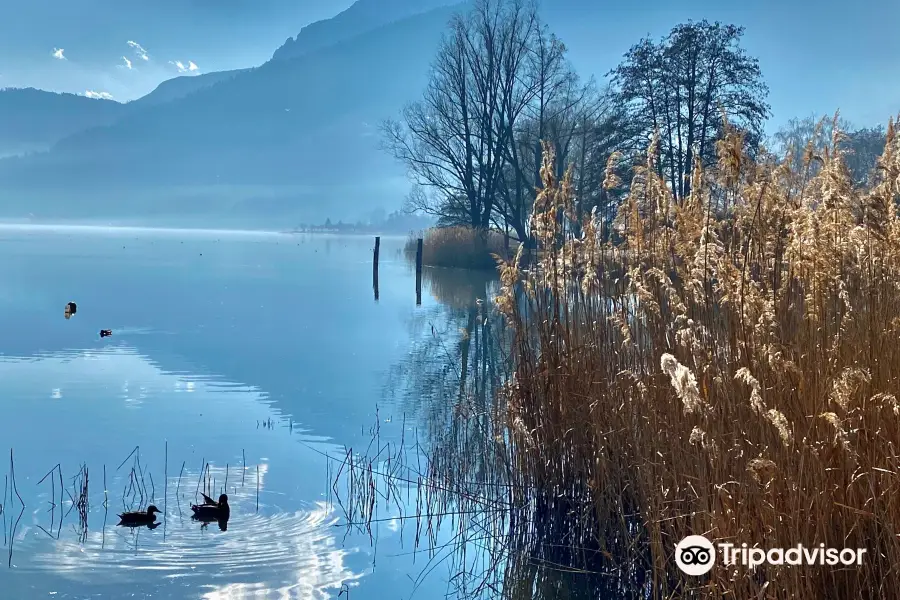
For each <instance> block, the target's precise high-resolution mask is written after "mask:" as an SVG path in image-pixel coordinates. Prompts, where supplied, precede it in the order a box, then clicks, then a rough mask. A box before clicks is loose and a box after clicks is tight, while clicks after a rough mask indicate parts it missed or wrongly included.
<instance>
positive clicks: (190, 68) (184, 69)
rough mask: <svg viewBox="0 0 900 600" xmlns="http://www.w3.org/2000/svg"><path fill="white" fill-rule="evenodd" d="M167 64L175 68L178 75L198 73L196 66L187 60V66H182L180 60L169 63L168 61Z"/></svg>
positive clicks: (198, 68)
mask: <svg viewBox="0 0 900 600" xmlns="http://www.w3.org/2000/svg"><path fill="white" fill-rule="evenodd" d="M169 64H170V65H175V68H176V69H178V72H179V73H188V72H191V71H198V70H200V67H198V66H197V65H196V64H195V63H194V61H192V60H189V61H188V64H187V65H185V64H184V63H183V62H181V61H180V60H170V61H169Z"/></svg>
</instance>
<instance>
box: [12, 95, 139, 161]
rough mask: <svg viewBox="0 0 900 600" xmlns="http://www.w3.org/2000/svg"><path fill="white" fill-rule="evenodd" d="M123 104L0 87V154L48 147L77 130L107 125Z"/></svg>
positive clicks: (117, 114) (111, 121)
mask: <svg viewBox="0 0 900 600" xmlns="http://www.w3.org/2000/svg"><path fill="white" fill-rule="evenodd" d="M123 114H125V107H124V105H122V104H120V103H118V102H114V101H112V100H97V99H93V98H86V97H84V96H77V95H75V94H56V93H53V92H45V91H42V90H36V89H32V88H28V89H2V90H0V155H4V154H11V153H16V152H21V151H36V150H43V149H46V148H49V147H50V146H52V145H53V144H54V143H56V142H57V141H59V140H61V139H62V138H64V137H66V136H69V135H72V134H73V133H76V132H78V131H81V130H84V129H87V128H90V127H96V126H98V125H108V124H111V123H113V122H115V120H116V119H118V118H119V117H121V116H122V115H123Z"/></svg>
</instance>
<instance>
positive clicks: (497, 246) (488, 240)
mask: <svg viewBox="0 0 900 600" xmlns="http://www.w3.org/2000/svg"><path fill="white" fill-rule="evenodd" d="M405 252H406V254H407V256H408V257H410V258H412V259H415V257H416V239H415V238H410V239H409V240H407V242H406V247H405ZM495 254H496V255H499V256H506V249H505V244H504V240H503V235H502V234H500V233H498V232H496V231H493V230H476V229H472V228H470V227H433V228H431V229H427V230H426V231H425V233H424V237H423V238H422V262H423V264H426V265H430V266H433V267H457V268H461V269H491V270H493V269H494V268H495V267H496V266H497V263H496V262H495V261H494V259H493V258H492V255H495Z"/></svg>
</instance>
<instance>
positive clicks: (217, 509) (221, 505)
mask: <svg viewBox="0 0 900 600" xmlns="http://www.w3.org/2000/svg"><path fill="white" fill-rule="evenodd" d="M203 499H204V504H192V505H191V510H192V511H194V518H195V519H198V520H201V521H227V520H228V517H229V516H231V508H230V507H229V506H228V496H227V495H225V494H222V495H221V496H219V501H218V502H213V501H212V498H210V497H209V496H207V495H206V494H203Z"/></svg>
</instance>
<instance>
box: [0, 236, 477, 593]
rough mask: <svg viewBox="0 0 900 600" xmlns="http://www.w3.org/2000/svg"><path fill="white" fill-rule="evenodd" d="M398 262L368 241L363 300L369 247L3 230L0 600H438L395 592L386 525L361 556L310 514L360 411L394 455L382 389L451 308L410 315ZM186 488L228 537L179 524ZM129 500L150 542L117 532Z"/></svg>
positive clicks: (359, 545)
mask: <svg viewBox="0 0 900 600" xmlns="http://www.w3.org/2000/svg"><path fill="white" fill-rule="evenodd" d="M401 245H402V241H401V240H391V239H385V240H383V241H382V251H381V257H382V259H381V270H380V299H379V301H378V302H375V301H374V299H373V294H372V280H371V246H372V240H371V239H370V238H368V237H359V238H357V237H312V236H305V237H299V236H290V235H279V234H264V233H235V232H196V231H195V232H185V231H181V232H179V231H160V230H157V231H152V230H137V229H119V230H102V229H89V228H84V229H79V228H59V229H35V228H31V229H22V228H2V229H0V332H2V339H0V479H3V480H4V481H3V482H2V483H0V485H4V489H6V490H7V491H6V493H5V495H4V508H3V512H2V519H3V524H2V528H3V547H2V552H0V590H2V592H0V596H2V597H3V598H15V599H28V598H47V597H52V598H122V597H129V598H151V597H152V598H173V599H181V598H185V599H188V598H208V599H224V598H229V599H237V598H310V599H312V598H315V599H319V598H337V597H338V595H339V593H340V590H341V588H342V586H343V585H345V584H346V585H347V586H348V587H349V590H350V593H351V595H350V597H351V598H376V599H377V598H391V599H393V598H407V597H410V596H411V595H413V592H414V591H415V594H414V597H422V598H435V597H439V596H443V595H444V594H445V593H446V591H447V579H448V573H447V572H446V571H445V570H441V569H440V568H438V569H435V570H434V571H433V572H432V573H431V575H429V576H428V578H427V579H426V580H425V582H424V583H421V584H419V585H418V586H416V584H415V583H414V580H416V579H417V578H418V576H419V575H420V573H421V572H422V571H423V570H424V569H426V568H430V566H431V565H427V564H426V560H425V559H423V558H422V557H419V558H418V559H416V555H414V554H411V550H412V549H411V548H408V547H406V548H404V547H403V546H402V545H401V544H400V535H399V532H398V529H399V528H398V526H397V523H396V522H392V521H390V520H386V521H385V522H384V523H383V524H379V526H378V527H377V528H376V534H377V536H378V543H377V554H376V553H375V550H374V548H373V547H372V544H371V543H370V540H369V538H368V537H359V536H354V535H350V536H347V537H345V529H344V528H343V527H340V526H338V527H336V526H335V525H336V524H338V525H339V524H340V523H341V517H342V512H341V511H340V509H338V508H336V507H335V506H334V504H333V503H331V502H329V494H328V489H329V488H330V477H329V474H328V471H327V469H326V463H327V459H326V458H325V457H324V455H325V454H331V455H334V456H340V455H341V454H342V452H343V448H344V447H345V446H354V447H359V446H360V445H363V446H364V445H365V444H366V443H367V442H368V440H369V439H370V435H369V433H368V430H369V428H370V427H371V426H372V425H373V423H374V422H375V420H376V415H375V409H376V406H378V409H379V416H378V419H379V420H380V421H381V436H382V437H383V438H385V439H387V438H391V437H393V438H394V439H397V438H399V436H400V434H401V427H402V425H401V424H402V422H403V420H402V418H401V417H400V413H401V412H404V411H409V409H410V407H409V403H410V397H409V393H406V394H405V396H404V398H405V400H403V404H402V405H400V404H399V403H400V400H397V394H394V393H392V388H396V387H398V386H400V387H402V386H403V382H402V381H399V382H398V378H400V379H402V378H403V377H404V373H406V372H408V371H409V365H408V361H409V358H410V356H412V355H413V354H414V352H413V348H414V347H415V345H416V343H417V339H418V338H420V337H421V336H422V335H424V332H425V331H426V330H427V327H428V324H429V323H432V322H434V320H436V319H439V318H440V316H441V315H442V314H443V313H444V312H445V311H447V310H450V309H449V308H445V307H444V306H443V305H442V304H441V303H440V302H438V301H437V300H436V299H435V298H434V297H433V296H432V294H431V293H429V292H428V290H426V293H424V294H423V305H422V306H421V307H416V305H415V285H414V275H413V273H412V272H411V270H410V268H409V266H408V265H407V264H406V262H405V261H404V260H403V259H402V258H401V257H400V255H399V248H400V246H401ZM453 285H454V283H453V282H450V284H448V285H447V286H444V288H445V289H444V290H443V292H442V293H443V294H444V295H447V288H448V286H449V287H451V288H452V286H453ZM438 295H440V294H438ZM464 295H465V294H464ZM70 300H73V301H75V302H77V304H78V312H77V314H76V315H75V316H74V317H73V318H72V319H70V320H66V319H64V317H63V308H64V306H65V304H66V302H68V301H70ZM450 303H451V304H452V301H451V302H450ZM100 329H111V330H112V331H113V335H112V337H109V338H105V339H101V338H100V337H99V335H98V332H99V330H100ZM417 360H421V357H419V358H418V359H417ZM427 401H428V400H427V399H426V398H424V397H423V399H422V400H421V402H423V403H424V402H427ZM420 408H421V407H420ZM412 412H415V411H412ZM422 412H423V413H427V412H429V411H427V410H423V411H422ZM415 418H416V417H415V415H410V416H409V417H408V420H407V423H406V427H407V430H408V432H411V431H413V430H414V429H417V428H418V427H420V426H424V425H423V424H417V423H416V422H415ZM135 447H139V449H140V461H141V466H142V467H141V468H142V471H143V474H144V483H143V484H141V486H140V487H141V490H142V492H143V491H144V490H146V494H147V497H144V498H141V497H140V495H139V494H138V493H137V492H135V491H134V485H133V483H132V482H130V479H131V477H132V475H131V473H132V467H134V466H135V464H136V463H135V462H134V458H135V457H134V455H132V458H131V459H129V460H127V461H126V458H127V457H128V456H129V453H131V452H132V450H133V449H135ZM10 449H12V451H13V453H14V473H15V482H16V489H17V492H18V495H21V498H22V500H23V501H24V508H22V506H21V503H20V502H19V500H18V497H17V494H16V493H14V491H13V490H12V486H11V485H10V484H11V468H10V456H9V453H10ZM123 461H126V462H125V464H124V465H122V466H121V467H120V464H121V463H122V462H123ZM205 463H209V467H208V480H204V481H202V482H201V477H200V472H201V469H202V468H203V465H204V464H205ZM57 464H59V470H58V471H54V472H53V473H52V474H51V475H50V476H49V477H48V478H47V479H46V480H45V481H44V482H43V483H40V484H39V483H38V482H39V480H40V479H41V478H42V477H44V475H45V474H47V473H48V472H50V471H51V469H53V467H54V466H55V465H57ZM82 465H84V466H86V467H87V469H88V481H89V484H88V489H89V494H88V499H89V502H90V504H89V509H88V510H87V512H86V515H87V530H86V531H85V530H84V528H83V526H82V525H83V524H82V523H81V520H80V518H79V514H78V511H77V510H75V509H73V500H74V499H75V498H76V497H77V495H78V494H77V490H76V489H75V483H76V480H75V479H73V478H76V476H77V475H78V473H79V469H81V467H82ZM117 468H118V470H117ZM104 469H105V477H106V482H105V486H104ZM205 472H207V471H205ZM60 473H61V476H62V481H63V486H64V487H65V488H66V491H65V492H61V490H60V484H59V476H60ZM166 475H167V476H166ZM151 478H152V480H151ZM226 479H227V483H226ZM257 480H258V481H259V486H258V494H257ZM198 485H200V486H205V487H206V488H207V489H208V490H209V491H210V493H217V492H219V491H221V490H222V489H225V490H226V491H227V493H228V495H229V498H230V504H231V506H232V516H231V519H230V521H229V522H228V527H227V531H220V530H219V528H218V527H217V526H216V525H215V524H212V525H210V526H209V527H208V528H201V526H200V524H198V523H196V522H193V521H191V520H190V519H189V515H190V510H189V505H190V503H191V502H193V501H194V500H195V498H196V490H197V487H198ZM104 487H105V489H104ZM104 500H106V505H104ZM139 500H143V504H147V503H148V502H150V501H151V500H152V501H153V503H154V504H155V505H156V506H158V507H159V508H160V509H161V510H162V509H165V515H164V519H163V521H164V526H160V527H157V528H156V529H153V530H149V529H146V528H142V529H135V530H131V529H126V528H121V527H116V523H117V521H118V519H117V517H116V514H117V513H119V512H121V511H122V510H123V507H127V508H132V507H134V508H137V506H135V505H136V503H138V501H139ZM257 502H258V509H257ZM142 508H143V507H142ZM380 516H381V517H390V516H391V515H389V514H387V515H384V514H383V515H380ZM376 556H377V560H376V559H375V557H376ZM414 560H415V562H414ZM8 565H9V566H8ZM342 597H347V595H346V594H344V596H342Z"/></svg>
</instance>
